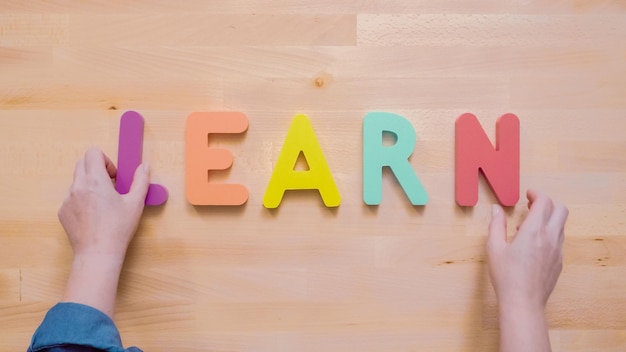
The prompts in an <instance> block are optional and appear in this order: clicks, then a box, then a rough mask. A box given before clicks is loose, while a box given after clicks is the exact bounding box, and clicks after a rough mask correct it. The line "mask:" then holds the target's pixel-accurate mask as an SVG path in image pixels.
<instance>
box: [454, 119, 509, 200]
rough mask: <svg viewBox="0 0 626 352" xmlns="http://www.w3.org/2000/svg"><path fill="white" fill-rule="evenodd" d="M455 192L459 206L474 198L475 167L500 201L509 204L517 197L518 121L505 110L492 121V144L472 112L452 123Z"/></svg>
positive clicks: (476, 185) (476, 183)
mask: <svg viewBox="0 0 626 352" xmlns="http://www.w3.org/2000/svg"><path fill="white" fill-rule="evenodd" d="M455 130H456V131H455V134H456V138H455V139H456V143H455V149H456V152H455V153H456V159H455V164H456V166H455V193H456V202H457V204H458V205H460V206H474V205H476V203H477V202H478V173H479V170H480V171H481V172H482V174H483V176H484V177H485V179H486V180H487V183H489V186H490V187H491V190H492V191H493V193H494V194H495V196H496V198H497V199H498V201H499V202H500V204H502V205H504V206H513V205H515V204H516V203H517V201H518V200H519V187H520V174H519V173H520V166H519V160H520V137H519V136H520V123H519V119H518V118H517V116H515V115H513V114H506V115H503V116H501V117H500V118H499V119H498V121H497V122H496V147H495V148H494V147H493V145H492V144H491V142H490V141H489V138H488V137H487V135H486V134H485V131H484V130H483V129H482V127H481V126H480V122H478V119H477V118H476V116H474V115H473V114H469V113H468V114H463V115H461V116H460V117H459V118H458V119H457V120H456V124H455Z"/></svg>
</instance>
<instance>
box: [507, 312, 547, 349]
mask: <svg viewBox="0 0 626 352" xmlns="http://www.w3.org/2000/svg"><path fill="white" fill-rule="evenodd" d="M499 314H500V352H550V351H552V349H551V347H550V336H549V335H548V324H547V322H546V318H545V315H544V312H543V309H538V308H537V309H532V308H525V307H521V306H512V305H508V306H500V307H499Z"/></svg>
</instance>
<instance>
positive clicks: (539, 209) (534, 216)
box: [518, 190, 553, 234]
mask: <svg viewBox="0 0 626 352" xmlns="http://www.w3.org/2000/svg"><path fill="white" fill-rule="evenodd" d="M527 196H528V202H529V204H528V207H529V210H528V215H527V216H526V219H524V222H523V223H522V225H521V226H520V228H519V231H518V233H519V234H524V233H539V232H540V229H541V228H542V227H543V226H545V225H546V224H547V222H548V220H549V219H550V217H551V215H552V208H553V205H552V200H551V199H550V198H549V197H548V196H547V195H545V194H543V193H539V192H537V191H535V190H529V191H528V193H527Z"/></svg>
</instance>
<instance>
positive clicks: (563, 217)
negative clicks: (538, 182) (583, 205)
mask: <svg viewBox="0 0 626 352" xmlns="http://www.w3.org/2000/svg"><path fill="white" fill-rule="evenodd" d="M568 216H569V210H568V209H567V207H566V206H564V205H562V204H555V205H554V211H553V212H552V216H551V217H550V220H548V224H547V225H546V228H547V229H548V232H549V233H550V234H554V235H555V236H558V237H559V240H560V241H562V240H563V236H564V234H565V233H564V231H563V229H564V227H565V222H566V221H567V217H568Z"/></svg>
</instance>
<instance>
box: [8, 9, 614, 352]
mask: <svg viewBox="0 0 626 352" xmlns="http://www.w3.org/2000/svg"><path fill="white" fill-rule="evenodd" d="M625 97H626V5H625V4H624V2H623V1H620V0H598V1H583V0H561V1H554V0H532V1H517V0H507V1H502V0H477V1H465V0H443V1H442V0H420V1H413V0H399V1H368V0H360V1H355V0H320V1H305V0H289V1H277V0H269V1H257V0H222V1H218V0H215V1H183V2H171V1H164V0H139V1H132V2H129V1H122V0H113V1H71V2H68V1H64V0H53V1H42V0H38V1H35V0H26V1H18V0H5V1H2V2H0V165H2V166H0V327H1V329H0V351H15V350H24V349H25V348H26V345H27V343H28V341H29V339H30V336H31V335H32V333H33V331H34V329H35V328H36V326H37V325H38V324H39V322H40V321H41V319H42V318H43V316H44V314H45V312H46V311H47V309H49V308H50V307H51V305H53V304H54V303H55V302H56V301H57V300H58V298H59V297H60V295H61V292H62V290H63V287H64V285H65V280H66V277H67V274H68V270H69V263H70V260H71V251H70V248H69V246H68V244H67V240H66V239H65V235H64V233H63V230H62V228H61V226H60V225H59V223H58V220H57V219H56V211H57V209H58V207H59V205H60V204H61V201H62V199H63V197H64V195H65V192H66V190H67V187H68V186H69V184H70V182H71V174H72V170H73V167H74V163H75V162H76V160H77V159H78V158H79V157H80V156H81V155H82V153H83V152H84V150H85V149H86V148H87V147H89V146H91V145H97V146H100V147H101V148H103V149H104V150H105V152H106V153H107V154H109V155H112V156H115V155H116V154H117V145H116V143H117V133H118V124H119V118H120V116H121V114H122V112H123V111H125V110H131V109H132V110H138V111H140V112H141V113H142V114H143V115H144V117H145V119H146V131H145V138H144V140H145V145H144V159H145V160H147V161H149V162H150V164H151V166H152V170H153V173H152V175H153V182H158V183H161V184H164V185H166V186H167V187H168V189H169V191H170V195H171V197H170V200H169V201H168V203H167V204H166V205H165V207H163V208H160V209H148V210H147V211H146V213H145V216H144V219H143V221H142V224H141V226H140V229H139V232H138V235H137V237H136V238H135V240H134V242H133V243H132V245H131V248H130V252H129V257H128V260H127V263H126V267H125V270H124V272H123V274H122V279H121V284H120V288H119V300H118V307H117V313H116V322H117V323H118V326H119V328H120V330H121V332H122V335H123V338H124V341H125V343H127V344H129V345H130V344H132V345H138V346H140V347H142V348H144V349H145V350H146V351H481V352H482V351H496V350H497V339H498V331H497V320H496V317H497V315H496V302H495V297H494V293H493V290H492V288H491V286H490V284H489V279H488V275H487V273H486V264H485V261H486V256H485V250H484V242H485V235H486V228H487V224H488V222H489V207H490V204H491V203H492V202H493V201H494V200H495V199H494V197H493V195H492V194H490V192H489V190H488V189H487V188H486V184H485V183H484V182H481V185H480V196H479V199H480V200H479V203H478V205H477V206H476V207H474V208H472V209H462V208H459V207H457V206H456V205H455V203H454V189H453V187H454V120H455V119H456V117H457V116H459V115H460V114H461V113H464V112H468V111H469V112H472V113H474V114H476V115H477V116H478V118H479V119H480V121H481V123H482V124H483V126H484V128H485V130H486V132H487V134H488V135H489V136H490V137H491V138H493V136H494V134H495V133H494V126H495V121H496V119H497V118H498V117H499V116H501V115H502V114H504V113H506V112H512V113H515V114H517V115H518V116H519V117H520V120H521V128H522V130H521V133H522V136H521V137H522V138H521V140H522V142H521V143H522V145H521V165H522V175H521V183H522V188H523V190H525V189H526V188H528V187H536V188H539V189H542V190H545V191H547V192H548V193H550V194H552V195H554V196H555V197H556V198H558V199H560V200H562V201H563V202H565V203H566V204H568V206H569V207H570V210H571V213H570V221H569V223H568V226H567V231H566V236H567V238H566V241H565V248H564V250H565V252H564V256H565V257H564V264H565V266H564V271H563V274H562V276H561V279H560V281H559V283H558V285H557V288H556V290H555V292H554V294H553V296H552V298H551V300H550V302H549V305H548V318H549V323H550V327H551V331H550V334H551V337H552V344H553V350H554V351H556V352H560V351H624V350H626V222H625V220H624V219H625V218H626V157H625V156H624V152H625V151H626V137H625V134H624V131H625V130H626V119H625V117H626V98H625ZM220 110H227V111H228V110H235V111H242V112H244V113H245V114H247V116H248V118H249V120H250V128H249V130H248V132H246V133H245V134H244V135H243V136H240V137H234V138H215V139H214V140H212V143H214V144H215V145H219V146H224V147H226V148H229V149H230V150H232V151H233V154H234V155H235V164H234V166H233V168H232V169H231V170H230V171H228V172H225V173H222V174H221V175H219V174H218V175H216V176H215V180H216V181H219V182H236V183H243V184H245V185H246V186H247V187H248V188H249V190H250V199H249V202H248V203H247V204H246V205H245V206H243V207H237V208H221V207H216V208H202V207H193V206H191V205H189V204H188V203H187V202H186V200H185V199H184V147H185V146H184V128H185V119H186V117H187V115H189V113H191V112H193V111H220ZM381 110H382V111H391V112H395V113H398V114H401V115H403V116H405V117H406V118H407V119H409V120H410V121H411V123H412V125H413V126H414V128H415V130H416V133H417V136H418V141H417V145H416V149H415V153H414V155H413V156H412V158H411V164H412V166H413V168H414V169H415V170H416V172H417V174H418V176H419V177H420V179H421V181H422V182H423V183H424V185H425V187H426V189H427V191H428V193H429V196H430V201H429V204H428V205H427V206H425V207H413V206H410V205H409V203H408V201H407V200H406V197H405V196H404V194H403V192H402V190H401V189H400V188H399V186H398V184H397V182H396V181H395V180H394V179H393V176H392V174H391V173H385V175H384V176H385V177H384V181H383V201H382V204H381V205H380V206H378V207H368V206H365V205H364V204H363V201H362V195H361V187H362V179H361V178H362V176H361V173H362V163H361V156H362V151H361V150H362V141H361V134H362V131H361V126H362V119H363V116H364V115H365V113H367V112H369V111H381ZM297 113H305V114H307V115H308V116H309V117H310V119H311V122H312V124H313V126H314V128H315V130H316V132H317V137H318V139H319V142H320V144H321V146H322V148H323V150H324V152H325V155H326V158H327V161H328V164H329V166H330V168H331V170H332V172H333V176H334V178H335V181H336V183H337V186H338V188H339V191H340V193H341V196H342V204H341V206H340V207H339V208H338V209H335V210H329V209H326V208H324V207H323V206H322V202H321V200H320V198H319V196H318V195H317V194H316V193H315V192H296V193H293V192H292V193H288V194H287V195H286V197H285V199H284V201H283V203H282V205H281V206H280V208H279V209H277V210H275V211H268V210H266V209H264V208H263V206H262V198H263V193H264V191H265V188H266V186H267V182H268V180H269V178H270V175H271V172H272V168H273V166H274V164H275V161H276V159H277V157H278V154H279V152H280V149H281V146H282V143H283V140H284V138H285V135H286V133H287V129H288V127H289V124H290V122H291V118H292V117H293V116H295V114H297ZM525 207H526V204H525V202H524V201H523V200H521V201H520V202H519V204H518V205H517V206H515V207H514V208H513V209H511V211H510V212H509V213H508V215H509V221H510V222H511V226H510V229H509V230H510V231H513V230H514V227H515V226H513V225H514V224H515V223H516V222H519V221H520V220H521V219H522V218H523V217H524V215H525Z"/></svg>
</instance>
